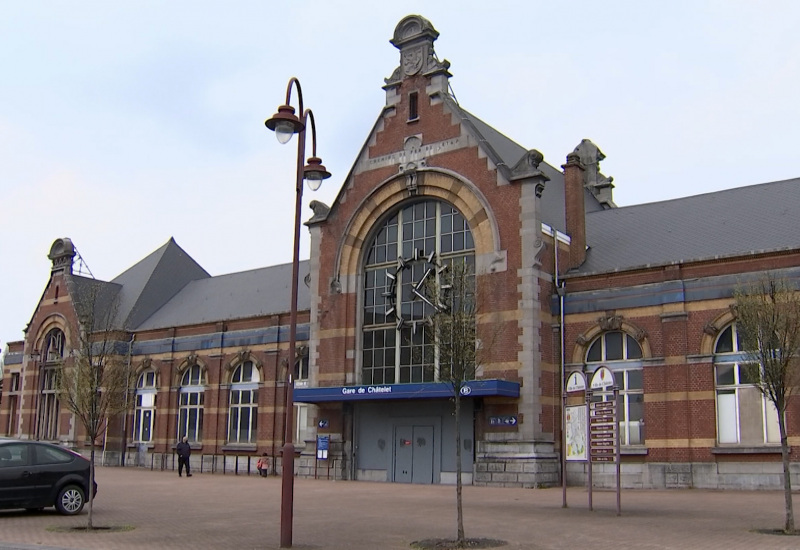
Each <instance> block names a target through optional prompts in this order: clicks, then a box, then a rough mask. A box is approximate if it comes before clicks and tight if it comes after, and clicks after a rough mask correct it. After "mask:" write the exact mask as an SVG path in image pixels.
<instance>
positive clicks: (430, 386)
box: [294, 380, 519, 425]
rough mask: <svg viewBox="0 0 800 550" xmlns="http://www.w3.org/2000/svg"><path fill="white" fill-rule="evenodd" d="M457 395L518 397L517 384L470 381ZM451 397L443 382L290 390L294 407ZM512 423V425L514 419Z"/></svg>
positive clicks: (451, 387)
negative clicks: (295, 404)
mask: <svg viewBox="0 0 800 550" xmlns="http://www.w3.org/2000/svg"><path fill="white" fill-rule="evenodd" d="M461 395H462V396H464V397H488V396H502V397H519V384H518V383H517V382H510V381H508V380H470V381H469V382H467V383H466V384H464V386H462V388H461ZM452 396H453V386H451V385H450V384H448V383H446V382H429V383H425V384H380V385H365V386H331V387H323V388H295V390H294V400H295V401H297V402H298V403H324V402H331V401H379V400H380V401H382V400H386V399H430V398H436V397H438V398H442V397H445V398H446V397H452ZM514 422H515V423H516V418H515V419H514ZM512 425H513V424H512Z"/></svg>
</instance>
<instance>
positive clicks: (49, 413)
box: [38, 328, 64, 440]
mask: <svg viewBox="0 0 800 550" xmlns="http://www.w3.org/2000/svg"><path fill="white" fill-rule="evenodd" d="M63 358H64V333H63V332H62V331H61V329H58V328H54V329H51V330H50V331H49V332H48V333H47V335H46V336H45V337H44V342H43V345H42V353H41V360H42V366H41V370H40V380H39V385H40V386H39V387H40V392H41V399H40V400H39V418H38V436H39V438H40V439H45V440H55V439H57V438H58V416H59V412H60V404H59V401H58V369H59V368H60V365H61V361H62V359H63Z"/></svg>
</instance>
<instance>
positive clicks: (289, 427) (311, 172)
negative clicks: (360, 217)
mask: <svg viewBox="0 0 800 550" xmlns="http://www.w3.org/2000/svg"><path fill="white" fill-rule="evenodd" d="M292 84H294V85H295V86H296V87H297V101H298V103H299V107H300V118H298V117H297V116H295V114H294V107H292V106H291V105H290V103H291V99H292ZM309 120H310V121H311V144H312V145H311V147H312V149H311V157H309V158H308V164H306V163H305V155H306V124H307V122H308V121H309ZM264 124H265V125H266V127H267V128H269V129H270V130H272V131H274V132H275V135H276V137H277V138H278V141H279V142H281V143H288V142H289V140H290V139H292V135H293V134H299V136H298V138H299V139H298V141H297V178H296V180H295V194H296V197H295V211H294V255H293V256H292V303H291V314H290V316H289V325H290V328H289V359H290V360H289V366H288V368H287V369H286V370H287V373H286V424H285V426H284V444H283V456H282V457H281V466H282V470H283V471H282V472H281V547H282V548H291V546H292V520H293V513H294V510H293V509H294V443H293V440H294V426H293V422H292V418H293V416H294V379H293V375H294V364H295V361H296V360H297V349H296V347H297V342H296V341H297V286H298V277H299V273H298V272H299V270H300V216H301V209H302V204H303V180H304V179H305V180H308V186H309V187H310V188H311V190H312V191H316V190H317V189H319V187H320V185H322V180H324V179H327V178H329V177H331V174H330V172H328V171H327V170H325V167H324V166H323V165H322V160H321V159H320V158H319V157H317V130H316V127H315V125H314V113H312V112H311V110H310V109H306V110H303V90H302V88H300V81H299V80H297V78H294V77H292V78H291V79H290V80H289V85H288V86H287V87H286V104H285V105H281V106H280V107H278V112H277V113H275V114H274V115H272V117H271V118H269V119H267V121H266V122H264Z"/></svg>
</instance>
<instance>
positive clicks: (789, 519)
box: [778, 413, 794, 534]
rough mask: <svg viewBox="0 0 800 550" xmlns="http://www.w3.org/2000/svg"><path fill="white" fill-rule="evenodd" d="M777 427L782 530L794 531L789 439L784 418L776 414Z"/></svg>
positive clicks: (786, 531) (787, 532)
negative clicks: (781, 482)
mask: <svg viewBox="0 0 800 550" xmlns="http://www.w3.org/2000/svg"><path fill="white" fill-rule="evenodd" d="M778 429H779V430H780V432H781V460H782V462H783V496H784V499H785V501H786V521H785V523H784V526H783V531H784V532H785V533H786V534H792V533H794V507H793V506H792V478H791V474H790V471H789V439H788V438H787V437H786V419H785V418H784V416H783V414H782V413H780V414H778Z"/></svg>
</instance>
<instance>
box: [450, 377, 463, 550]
mask: <svg viewBox="0 0 800 550" xmlns="http://www.w3.org/2000/svg"><path fill="white" fill-rule="evenodd" d="M456 386H458V385H456ZM454 389H455V391H454V392H453V393H454V397H453V399H454V400H455V403H454V405H455V406H454V409H455V420H456V510H457V512H456V515H457V517H458V544H459V546H463V545H464V543H465V542H466V538H465V537H464V510H463V507H462V505H461V388H460V387H455V386H454Z"/></svg>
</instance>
